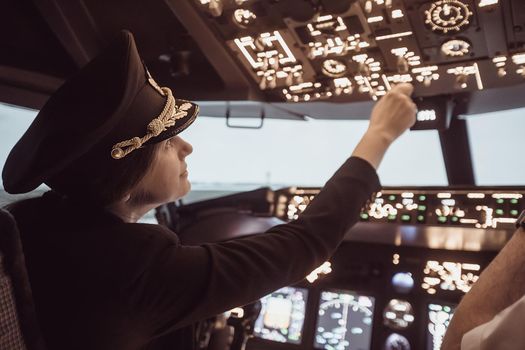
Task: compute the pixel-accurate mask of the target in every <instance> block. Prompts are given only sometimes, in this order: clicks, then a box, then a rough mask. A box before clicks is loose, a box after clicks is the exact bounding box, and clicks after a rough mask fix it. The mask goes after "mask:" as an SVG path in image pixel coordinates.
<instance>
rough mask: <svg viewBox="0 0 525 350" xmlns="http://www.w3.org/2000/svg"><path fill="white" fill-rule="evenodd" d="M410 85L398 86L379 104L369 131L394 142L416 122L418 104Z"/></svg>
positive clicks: (373, 111)
mask: <svg viewBox="0 0 525 350" xmlns="http://www.w3.org/2000/svg"><path fill="white" fill-rule="evenodd" d="M413 91H414V87H413V86H412V84H409V83H402V84H399V85H396V86H394V87H393V88H392V90H390V91H389V92H388V93H387V94H386V95H385V96H383V98H381V99H380V100H379V102H377V104H376V105H375V106H374V109H373V110H372V115H371V116H370V125H369V127H368V129H369V131H370V132H372V133H374V134H375V135H376V136H382V137H384V138H385V140H386V141H388V142H390V143H391V142H393V141H394V140H395V139H397V138H398V137H399V136H401V134H403V133H404V132H405V131H406V130H407V129H408V128H410V127H411V126H412V125H414V123H415V122H416V112H417V107H416V104H415V103H414V102H413V101H412V99H411V98H410V96H411V95H412V92H413Z"/></svg>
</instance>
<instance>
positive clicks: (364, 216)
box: [361, 213, 370, 220]
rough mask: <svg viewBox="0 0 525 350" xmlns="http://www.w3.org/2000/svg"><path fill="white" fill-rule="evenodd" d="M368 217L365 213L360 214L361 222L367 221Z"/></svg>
mask: <svg viewBox="0 0 525 350" xmlns="http://www.w3.org/2000/svg"><path fill="white" fill-rule="evenodd" d="M369 218H370V216H369V215H368V214H367V213H361V220H368V219H369Z"/></svg>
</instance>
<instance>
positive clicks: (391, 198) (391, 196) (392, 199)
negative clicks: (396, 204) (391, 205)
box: [388, 194, 396, 201]
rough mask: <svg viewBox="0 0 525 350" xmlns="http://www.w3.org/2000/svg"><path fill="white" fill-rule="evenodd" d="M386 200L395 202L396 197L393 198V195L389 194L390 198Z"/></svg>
mask: <svg viewBox="0 0 525 350" xmlns="http://www.w3.org/2000/svg"><path fill="white" fill-rule="evenodd" d="M388 200H389V201H395V200H396V196H394V195H393V194H391V195H390V196H388Z"/></svg>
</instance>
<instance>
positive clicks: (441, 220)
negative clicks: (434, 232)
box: [438, 216, 447, 224]
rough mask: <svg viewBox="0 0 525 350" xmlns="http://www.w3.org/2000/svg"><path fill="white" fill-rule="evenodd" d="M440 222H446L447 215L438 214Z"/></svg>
mask: <svg viewBox="0 0 525 350" xmlns="http://www.w3.org/2000/svg"><path fill="white" fill-rule="evenodd" d="M438 222H439V223H441V224H444V223H446V222H447V217H446V216H438Z"/></svg>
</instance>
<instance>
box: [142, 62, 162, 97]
mask: <svg viewBox="0 0 525 350" xmlns="http://www.w3.org/2000/svg"><path fill="white" fill-rule="evenodd" d="M144 69H146V74H147V76H148V83H149V84H150V85H151V86H152V87H153V88H154V89H155V90H157V92H158V93H159V94H161V95H162V96H166V94H165V93H164V91H162V88H161V87H160V86H159V84H157V82H156V81H155V79H153V77H152V76H151V74H150V73H149V70H148V68H146V67H144Z"/></svg>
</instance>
